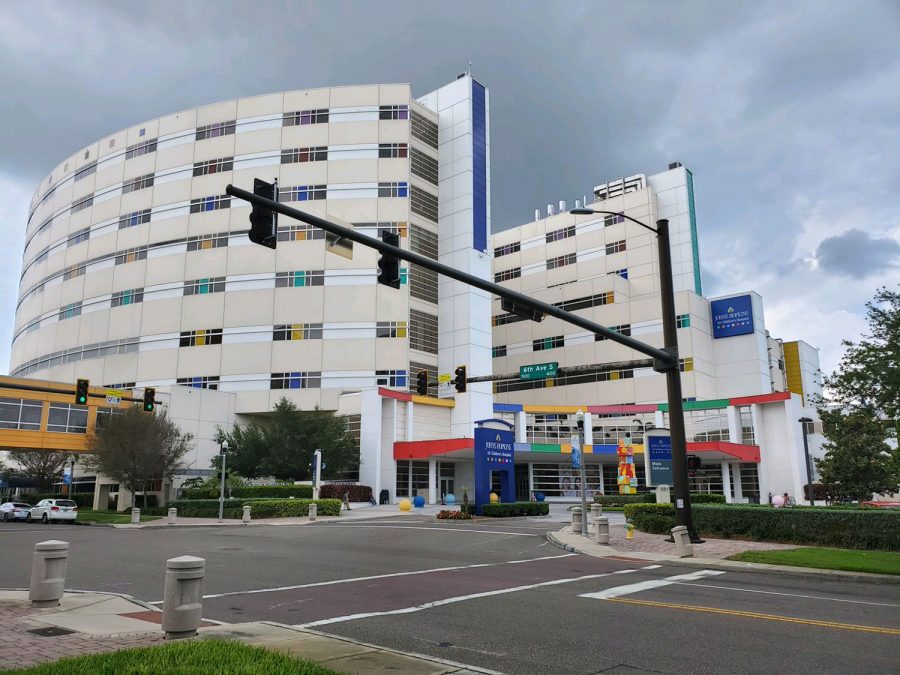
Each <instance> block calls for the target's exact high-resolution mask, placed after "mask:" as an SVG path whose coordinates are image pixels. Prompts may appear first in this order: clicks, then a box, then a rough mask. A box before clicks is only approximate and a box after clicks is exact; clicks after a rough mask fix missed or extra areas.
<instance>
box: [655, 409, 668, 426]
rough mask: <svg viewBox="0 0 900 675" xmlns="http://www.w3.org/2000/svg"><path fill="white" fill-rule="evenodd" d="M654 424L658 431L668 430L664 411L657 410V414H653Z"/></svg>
mask: <svg viewBox="0 0 900 675" xmlns="http://www.w3.org/2000/svg"><path fill="white" fill-rule="evenodd" d="M653 424H654V426H655V427H656V428H657V429H665V428H666V417H665V413H664V412H663V411H662V410H657V411H656V412H655V413H653Z"/></svg>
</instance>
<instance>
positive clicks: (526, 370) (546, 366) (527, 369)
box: [519, 361, 559, 380]
mask: <svg viewBox="0 0 900 675" xmlns="http://www.w3.org/2000/svg"><path fill="white" fill-rule="evenodd" d="M558 368H559V364H558V363H556V362H555V361H554V362H553V363H534V364H532V365H530V366H519V379H520V380H546V379H548V378H551V377H556V371H557V369H558Z"/></svg>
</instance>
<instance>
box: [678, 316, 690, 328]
mask: <svg viewBox="0 0 900 675" xmlns="http://www.w3.org/2000/svg"><path fill="white" fill-rule="evenodd" d="M675 326H676V327H677V328H690V326H691V315H690V314H679V315H678V316H676V317H675Z"/></svg>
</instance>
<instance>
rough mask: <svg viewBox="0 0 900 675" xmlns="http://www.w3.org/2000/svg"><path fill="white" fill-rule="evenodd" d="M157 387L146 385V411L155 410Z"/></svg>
mask: <svg viewBox="0 0 900 675" xmlns="http://www.w3.org/2000/svg"><path fill="white" fill-rule="evenodd" d="M155 399H156V389H154V388H153V387H144V412H153V404H154V403H155V402H156V400H155Z"/></svg>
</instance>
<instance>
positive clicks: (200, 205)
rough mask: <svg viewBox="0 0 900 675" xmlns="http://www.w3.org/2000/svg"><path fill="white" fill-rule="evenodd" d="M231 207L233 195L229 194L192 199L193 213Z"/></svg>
mask: <svg viewBox="0 0 900 675" xmlns="http://www.w3.org/2000/svg"><path fill="white" fill-rule="evenodd" d="M230 207H231V197H229V196H228V195H218V196H213V197H201V198H200V199H192V200H191V213H205V212H206V211H217V210H219V209H227V208H230Z"/></svg>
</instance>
